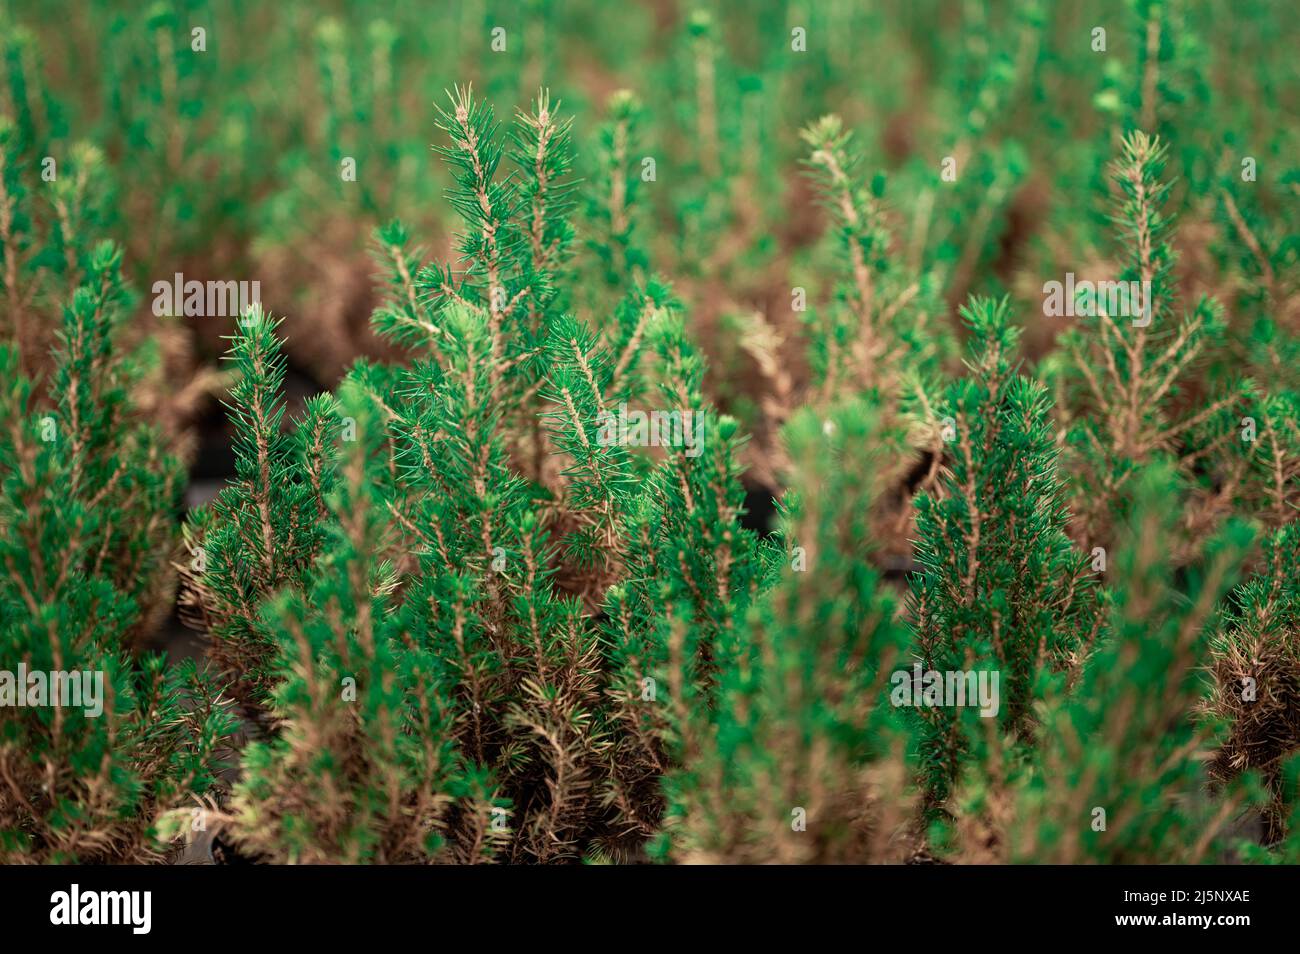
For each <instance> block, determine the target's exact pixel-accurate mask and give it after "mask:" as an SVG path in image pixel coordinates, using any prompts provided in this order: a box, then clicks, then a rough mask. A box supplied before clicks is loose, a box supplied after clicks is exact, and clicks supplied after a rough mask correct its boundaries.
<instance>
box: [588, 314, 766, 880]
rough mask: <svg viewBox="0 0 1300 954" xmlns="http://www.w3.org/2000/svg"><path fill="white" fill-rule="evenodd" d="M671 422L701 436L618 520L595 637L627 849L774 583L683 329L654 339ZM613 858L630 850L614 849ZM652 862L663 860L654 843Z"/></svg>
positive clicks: (657, 812)
mask: <svg viewBox="0 0 1300 954" xmlns="http://www.w3.org/2000/svg"><path fill="white" fill-rule="evenodd" d="M651 336H652V344H653V348H654V352H655V353H656V354H657V355H658V356H659V363H660V367H661V368H662V375H663V377H662V379H661V380H660V382H659V391H660V394H661V397H662V399H663V400H664V402H665V403H666V404H667V406H668V407H669V408H670V411H669V412H668V413H670V414H678V413H680V414H682V415H683V417H682V420H683V421H685V420H686V418H685V414H686V413H687V412H690V413H691V414H692V420H693V421H694V422H696V426H697V427H698V430H697V431H695V436H694V437H693V439H692V441H691V442H690V443H689V444H686V445H684V446H683V445H679V446H675V447H674V448H673V449H672V451H671V452H670V453H668V455H667V457H666V458H665V459H664V460H663V461H662V462H661V463H660V464H659V465H658V466H657V467H656V468H655V469H654V471H653V472H652V473H650V474H649V475H647V476H646V477H645V478H644V479H643V480H642V481H641V483H640V488H639V491H638V492H637V494H636V496H635V497H634V498H633V499H632V500H630V501H629V502H628V503H627V505H626V507H625V509H624V514H623V516H622V518H621V520H620V526H621V541H622V542H621V543H620V544H619V553H620V558H621V563H622V567H623V573H622V577H621V578H620V579H619V580H618V581H617V582H616V584H615V585H614V586H611V587H610V588H609V590H608V591H607V592H606V597H605V606H604V615H605V618H606V622H605V624H604V626H603V629H604V638H605V641H606V643H607V645H608V647H609V650H608V651H609V658H610V664H611V667H612V672H611V676H610V686H609V690H608V694H609V696H610V699H611V701H612V709H613V712H612V716H611V718H612V720H613V721H614V723H615V724H616V726H617V727H618V729H619V733H618V736H617V739H616V744H615V746H614V748H613V752H612V755H611V758H610V769H609V780H608V789H607V791H606V798H607V800H608V802H609V803H610V805H611V806H612V807H613V808H614V809H615V812H616V816H615V817H616V824H617V825H618V827H619V829H620V830H621V831H622V832H623V833H628V834H631V836H632V838H631V842H632V845H633V846H635V844H636V842H637V841H639V840H643V839H644V838H645V836H647V835H649V834H651V833H652V832H653V831H654V830H655V827H656V822H657V820H658V819H659V818H660V817H661V816H662V813H663V811H664V802H663V795H662V794H661V793H660V792H659V791H658V785H657V784H656V781H657V776H659V775H662V774H663V772H665V771H666V770H667V769H668V768H669V767H670V766H672V765H689V764H690V762H691V759H692V753H694V752H696V751H697V742H696V741H693V739H694V735H693V733H694V732H696V731H699V730H700V726H699V725H698V724H695V725H692V724H691V719H692V713H694V712H696V711H697V710H700V709H701V708H704V709H707V708H710V707H711V706H712V705H713V700H714V698H715V695H714V694H715V692H716V691H717V688H718V685H719V679H720V678H721V675H722V674H723V673H725V672H726V671H728V669H729V668H730V667H732V666H734V665H738V663H737V662H736V660H737V656H738V653H740V652H741V651H742V646H743V638H744V628H743V621H744V614H745V613H746V612H747V610H748V608H749V606H750V605H751V604H752V603H753V601H754V600H755V598H756V597H757V594H758V593H759V592H760V591H761V590H762V589H763V588H764V587H765V585H766V582H767V580H768V579H769V578H770V575H771V570H770V565H771V558H770V557H769V556H768V555H765V553H764V551H763V549H762V548H761V547H760V545H759V541H758V539H757V538H756V537H755V535H754V534H753V532H752V531H749V530H746V529H744V528H742V527H741V526H740V516H741V513H742V509H743V508H742V505H743V499H744V492H743V488H742V487H741V484H740V480H739V476H740V467H739V464H738V457H739V451H740V448H741V447H742V446H743V438H742V437H741V436H740V435H739V434H738V433H737V425H736V422H735V421H734V420H733V419H731V418H729V417H727V416H724V415H717V414H716V412H714V411H713V410H712V408H710V407H709V406H708V405H707V403H706V402H705V401H704V398H703V395H702V393H701V390H700V387H701V379H702V375H703V370H704V368H703V363H702V361H701V359H700V357H699V356H698V354H697V353H696V352H695V349H694V348H693V347H692V346H691V344H690V342H689V340H688V339H687V338H686V335H685V330H684V326H683V323H682V321H681V319H680V317H678V316H675V315H673V314H672V313H671V312H667V313H661V315H660V316H659V318H658V319H657V320H656V322H655V324H654V326H653V328H652V331H651ZM607 847H609V849H610V851H611V853H619V852H621V851H624V850H628V845H627V844H626V843H625V842H619V841H611V842H610V843H609V844H608V846H607ZM651 847H652V849H653V850H654V852H655V853H656V854H657V855H660V856H662V855H663V853H664V852H665V851H666V850H667V843H665V842H663V841H660V842H659V843H658V844H656V845H653V846H651ZM633 850H634V849H633Z"/></svg>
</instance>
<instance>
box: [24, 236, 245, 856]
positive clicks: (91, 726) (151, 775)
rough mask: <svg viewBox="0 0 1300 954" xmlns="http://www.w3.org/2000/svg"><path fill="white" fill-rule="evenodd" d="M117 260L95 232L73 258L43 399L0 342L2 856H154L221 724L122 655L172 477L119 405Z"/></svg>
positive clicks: (166, 514) (194, 679)
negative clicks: (158, 825)
mask: <svg viewBox="0 0 1300 954" xmlns="http://www.w3.org/2000/svg"><path fill="white" fill-rule="evenodd" d="M120 264H121V254H120V252H119V251H118V250H117V249H116V248H114V247H113V246H112V245H111V244H109V243H103V244H101V245H99V246H97V247H96V249H95V250H94V252H93V253H92V254H91V256H90V260H89V265H88V272H89V274H88V280H87V283H86V284H85V285H82V286H81V287H79V288H78V289H77V290H76V292H75V293H73V295H72V299H71V302H70V303H69V304H68V305H67V307H66V308H65V310H64V317H63V326H62V331H61V333H60V336H59V344H58V349H57V351H56V354H55V357H54V371H53V382H52V385H51V388H50V394H49V395H40V394H38V392H37V391H36V389H35V386H34V385H33V382H32V381H31V380H30V379H29V378H27V377H26V376H25V375H24V374H23V372H22V370H21V368H20V364H19V355H18V352H17V350H16V348H15V347H13V346H12V345H8V344H6V345H5V346H3V347H2V348H0V379H2V380H3V381H4V382H5V386H4V389H3V392H2V393H0V400H2V401H3V405H2V411H3V413H2V414H0V420H2V421H3V435H2V436H0V531H3V532H0V565H3V567H4V570H5V572H4V574H3V575H0V659H4V660H5V662H6V665H11V666H13V667H14V668H15V669H16V670H17V671H18V674H17V676H16V675H15V673H14V672H12V671H8V672H5V673H3V674H0V778H3V779H4V785H3V786H0V860H2V861H4V862H6V863H16V862H53V863H74V862H98V863H109V862H141V861H150V860H156V859H157V858H159V857H160V855H161V852H162V849H163V846H162V845H161V844H160V843H159V842H157V841H156V840H155V837H154V834H155V830H154V818H155V815H156V813H157V812H160V811H163V810H167V809H173V808H178V807H179V806H181V805H184V804H185V803H186V802H188V801H190V800H191V799H193V798H195V797H197V796H201V795H202V794H203V793H204V792H205V791H207V790H208V789H209V788H210V787H211V785H212V783H213V775H212V773H213V764H214V760H215V757H216V752H217V750H218V748H219V747H220V746H221V745H222V743H223V740H224V739H225V738H226V737H227V736H228V735H229V734H230V731H231V724H230V720H229V717H228V715H227V714H226V712H225V709H224V707H223V705H222V704H221V703H220V702H219V700H218V699H217V696H216V694H215V693H214V692H212V691H211V689H210V687H209V686H208V684H207V683H206V681H205V680H203V679H201V678H200V677H199V675H198V673H197V671H196V670H195V669H194V667H193V666H192V665H188V666H186V667H181V668H179V669H175V670H169V669H168V668H167V666H166V663H165V661H164V660H163V659H162V658H161V657H155V656H148V657H142V658H139V659H137V658H135V657H133V655H132V653H131V651H130V647H131V644H132V643H133V642H134V640H135V636H136V633H137V632H138V629H139V627H140V626H141V624H142V622H143V621H144V619H145V616H146V614H147V613H148V612H149V610H150V609H151V608H152V606H153V604H154V602H155V601H156V600H158V597H159V594H160V593H161V592H165V591H166V588H167V581H168V579H169V575H168V572H167V567H166V566H165V555H166V553H167V552H168V550H169V549H170V548H171V545H172V540H173V534H174V526H173V524H172V522H171V514H172V513H174V512H175V511H176V510H177V508H178V507H179V502H180V501H179V496H180V476H181V475H180V467H179V464H178V462H177V461H176V460H175V459H174V458H172V457H169V456H168V455H167V454H166V453H165V452H164V451H163V450H162V448H161V446H160V442H159V438H158V435H157V434H156V433H154V432H153V431H152V430H151V429H150V428H148V427H145V426H143V425H140V424H137V423H134V422H133V421H132V419H131V414H130V407H129V405H128V404H127V402H126V393H125V390H124V388H123V376H124V368H123V358H122V356H121V354H120V352H119V351H118V350H117V349H116V346H115V338H116V332H117V318H116V309H117V307H118V304H119V301H120V275H119V268H120ZM24 671H25V672H26V675H25V677H24V675H23V673H24ZM20 694H21V696H20ZM24 700H25V701H24Z"/></svg>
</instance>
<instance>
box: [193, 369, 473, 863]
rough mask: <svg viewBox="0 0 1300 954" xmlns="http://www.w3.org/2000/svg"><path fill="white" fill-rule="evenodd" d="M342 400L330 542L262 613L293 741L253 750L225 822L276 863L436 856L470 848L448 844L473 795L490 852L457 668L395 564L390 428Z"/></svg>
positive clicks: (322, 521)
mask: <svg viewBox="0 0 1300 954" xmlns="http://www.w3.org/2000/svg"><path fill="white" fill-rule="evenodd" d="M341 404H342V408H343V410H344V411H345V412H346V417H347V418H348V419H349V420H352V421H354V422H355V433H354V434H351V435H350V436H348V435H343V434H342V433H341V432H340V431H338V430H337V429H336V431H335V434H338V435H339V436H340V437H343V441H342V445H341V446H342V453H341V456H342V461H341V464H340V474H339V479H338V480H337V482H336V484H335V486H334V488H333V489H332V490H331V491H330V492H329V493H328V494H327V505H326V510H325V512H324V513H323V514H320V515H317V520H318V526H319V532H320V533H321V536H322V538H323V542H322V545H321V547H320V550H321V553H320V556H319V558H318V559H317V561H316V563H315V565H314V566H313V568H312V569H313V574H312V577H311V582H310V583H309V584H308V585H307V586H306V587H305V588H304V589H298V588H294V587H286V588H284V589H282V590H281V591H280V592H279V593H277V594H276V595H275V596H274V597H272V598H271V599H270V600H268V601H267V602H266V603H264V604H263V606H262V608H261V611H260V612H261V624H262V626H263V629H264V631H265V632H266V633H268V634H269V635H270V636H271V637H272V639H273V640H274V648H275V650H276V654H275V656H274V674H275V676H276V677H277V679H278V682H277V686H276V689H275V692H274V704H273V713H274V715H275V717H276V721H277V724H278V727H279V733H278V735H277V737H276V738H274V739H272V740H270V741H267V742H254V743H251V744H250V745H249V747H248V748H247V749H246V750H245V752H244V755H243V772H244V774H243V779H242V781H241V782H240V784H239V785H238V786H237V787H236V789H235V792H234V798H233V804H232V807H231V809H230V811H229V812H228V813H224V814H220V815H217V816H216V818H217V822H218V824H219V825H220V826H221V827H223V828H224V829H225V830H227V831H228V832H229V835H230V837H231V839H232V840H233V841H234V843H235V844H236V846H237V847H238V848H239V849H240V850H242V851H244V852H246V853H248V854H249V855H251V856H253V857H258V858H261V859H264V860H268V861H274V862H288V863H322V862H338V863H350V864H357V863H362V862H373V863H380V864H397V863H407V862H428V861H432V860H435V859H440V858H443V857H447V856H452V857H457V852H458V851H459V850H461V846H460V845H456V844H449V843H448V839H447V829H448V814H449V811H450V810H451V808H452V804H453V800H454V799H457V798H459V801H457V802H456V807H457V808H458V809H459V811H460V815H461V823H462V825H465V824H466V822H465V816H466V815H467V813H469V812H473V813H474V814H475V815H476V817H477V821H478V824H477V831H478V832H479V833H480V837H481V844H480V845H478V846H477V847H470V848H467V849H465V850H467V851H469V853H470V854H471V855H472V854H477V853H483V852H486V851H487V850H488V846H489V845H490V844H491V839H492V837H493V836H492V835H491V834H490V832H489V822H490V815H489V812H488V809H489V805H488V803H487V800H486V798H484V797H482V794H481V792H477V791H475V790H474V789H473V788H472V784H473V781H474V778H473V774H472V773H469V772H466V770H465V768H464V767H463V766H462V765H461V764H460V762H459V757H458V753H457V751H456V747H455V743H454V736H453V734H452V731H451V726H452V719H453V717H452V715H451V714H450V712H449V711H448V708H449V707H448V700H447V699H446V698H445V697H444V696H443V695H442V693H441V685H440V674H441V672H442V670H443V669H444V667H445V663H443V661H442V660H441V659H440V658H439V657H438V656H437V655H436V653H435V651H434V647H433V646H432V644H431V643H430V642H429V641H428V640H426V639H422V638H421V636H422V633H421V632H420V631H419V630H418V629H415V628H414V627H410V625H409V624H410V622H411V619H410V617H409V616H407V615H405V614H399V613H397V612H396V607H394V606H393V595H392V593H393V590H394V588H395V584H396V581H395V579H394V578H393V574H392V567H391V565H390V564H388V563H387V562H385V561H383V560H382V559H381V554H382V537H383V535H384V534H385V533H386V532H387V531H388V528H389V523H388V519H387V515H386V513H385V511H384V508H383V496H382V494H380V493H377V492H376V477H377V476H378V477H379V478H380V479H382V476H383V474H384V470H383V459H382V454H381V453H380V451H381V445H382V443H383V427H382V424H381V423H380V421H379V419H378V417H377V415H376V413H375V410H374V408H373V406H372V405H371V403H370V402H369V400H368V398H367V397H366V396H365V395H362V394H359V393H358V390H357V389H356V388H355V387H352V386H348V387H346V388H345V390H344V392H343V394H342V397H341ZM333 440H334V437H333V436H331V442H333ZM462 860H472V858H469V857H466V858H463V859H462Z"/></svg>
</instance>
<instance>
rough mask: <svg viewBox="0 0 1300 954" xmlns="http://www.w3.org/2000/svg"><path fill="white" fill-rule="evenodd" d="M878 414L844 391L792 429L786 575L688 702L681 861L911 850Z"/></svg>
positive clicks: (675, 842) (675, 853)
mask: <svg viewBox="0 0 1300 954" xmlns="http://www.w3.org/2000/svg"><path fill="white" fill-rule="evenodd" d="M879 426H880V424H879V412H878V411H877V409H876V408H874V407H873V406H872V405H871V404H870V403H868V402H866V401H863V400H851V401H848V402H845V403H844V404H842V405H841V406H839V407H838V408H836V409H835V410H834V412H832V413H831V414H830V416H828V417H827V418H826V420H822V419H821V417H820V416H819V415H818V414H815V413H814V412H813V411H811V410H808V409H805V410H803V411H800V412H799V413H798V414H797V415H796V416H795V418H794V419H793V420H791V422H790V423H789V424H788V425H787V427H786V429H785V439H786V441H787V442H788V444H789V458H790V460H791V461H793V462H794V464H793V472H792V473H791V474H790V480H789V485H788V486H789V489H788V490H787V492H786V497H785V505H786V511H785V513H784V514H783V520H782V538H783V542H784V544H785V545H784V548H783V549H784V552H783V553H782V554H781V558H782V564H781V565H780V566H779V568H777V569H776V570H775V573H776V574H777V576H778V578H777V580H776V582H775V584H774V585H773V586H772V587H771V589H770V590H769V591H768V592H766V593H764V594H763V595H761V596H760V597H759V598H758V599H757V601H756V602H755V603H754V605H753V606H752V608H751V609H750V611H749V613H748V615H747V616H745V617H744V618H743V623H742V624H741V625H739V626H738V627H737V632H736V634H735V642H736V644H737V646H736V649H735V650H734V651H732V652H729V653H727V654H725V655H724V656H721V657H720V659H719V661H718V670H719V671H718V674H717V676H716V681H717V689H716V693H715V694H714V696H713V697H712V700H711V701H710V700H709V699H704V698H697V699H691V700H688V701H689V702H690V703H691V705H690V707H689V709H688V710H687V711H686V713H685V715H684V717H683V724H682V725H681V727H680V732H681V736H682V742H681V751H682V757H681V759H680V761H679V762H678V764H677V765H675V766H674V767H672V768H671V769H669V770H668V772H667V775H666V777H665V780H664V787H665V791H666V793H667V800H668V813H667V817H666V818H665V820H664V837H665V839H666V840H667V842H668V846H669V849H670V856H671V857H672V858H674V859H675V860H679V861H705V862H713V863H717V862H739V863H765V862H777V863H808V862H816V863H833V862H852V863H863V862H868V861H875V862H879V861H889V860H893V861H901V860H904V859H905V858H907V857H908V856H909V854H910V839H909V838H908V837H907V836H908V833H909V829H910V827H911V822H912V808H913V797H912V791H911V777H910V767H909V765H908V763H907V760H906V758H905V751H906V738H907V729H906V725H905V723H904V721H903V719H902V717H901V714H900V711H899V710H897V709H895V708H893V707H891V706H889V705H888V703H887V701H886V685H887V682H888V680H889V673H890V671H891V670H892V669H894V667H895V666H896V665H898V664H899V663H900V661H901V656H902V654H903V652H904V651H905V649H906V645H907V630H906V627H905V626H903V625H902V623H901V622H900V621H899V620H898V619H897V617H896V613H895V605H894V599H893V598H892V597H891V596H890V594H889V592H888V590H887V588H886V587H885V585H884V583H883V582H882V580H881V578H880V576H879V574H878V573H877V572H876V571H875V570H874V569H873V568H872V565H871V562H870V559H869V554H870V550H871V543H870V538H871V532H870V512H871V509H872V508H873V507H874V506H875V505H876V498H877V495H879V494H881V493H882V492H883V491H884V489H885V488H886V487H887V482H888V475H889V470H888V468H887V467H886V466H884V463H885V462H884V460H883V458H884V457H886V456H887V455H888V454H889V452H890V450H889V449H890V445H891V443H892V442H890V441H888V440H882V439H881V435H880V434H879V433H878V428H879Z"/></svg>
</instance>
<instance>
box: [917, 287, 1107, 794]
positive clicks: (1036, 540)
mask: <svg viewBox="0 0 1300 954" xmlns="http://www.w3.org/2000/svg"><path fill="white" fill-rule="evenodd" d="M962 315H963V317H964V318H965V320H966V322H967V324H968V325H969V327H970V330H971V336H972V344H971V358H970V361H969V367H970V375H969V377H967V378H965V379H964V380H961V381H958V382H956V383H954V384H953V385H951V386H950V387H949V388H948V390H947V393H946V395H945V398H944V401H943V403H942V404H941V405H940V406H939V407H938V409H937V410H936V411H935V413H936V414H937V415H939V416H941V417H942V418H943V424H942V431H943V433H944V436H945V437H946V438H948V444H949V448H948V451H947V454H946V457H947V458H948V460H947V463H946V470H945V472H944V474H943V476H942V478H941V479H940V481H939V486H938V488H937V489H936V491H934V492H926V493H923V494H921V495H920V496H919V497H918V499H917V503H916V506H917V512H918V516H917V531H916V532H917V544H916V562H917V564H918V566H919V572H918V573H917V574H916V575H915V576H914V577H913V578H912V587H911V605H910V612H909V617H910V621H911V624H912V627H913V631H914V634H915V647H916V653H917V655H918V657H919V661H920V665H921V667H922V669H923V670H924V671H925V672H926V673H930V672H938V673H940V674H941V675H942V676H943V678H944V679H945V680H946V679H947V678H948V677H947V674H948V673H953V672H956V673H963V672H967V671H976V670H988V671H989V672H990V675H989V676H988V677H987V678H989V679H990V680H991V679H992V678H993V676H992V675H991V673H997V674H998V675H997V678H998V680H999V688H998V705H997V707H996V711H994V712H992V713H990V712H987V711H984V710H983V709H981V708H979V707H976V706H972V705H970V702H969V700H967V701H965V702H964V703H963V704H962V705H960V706H958V705H956V704H955V703H953V701H952V700H948V701H946V702H945V704H944V705H942V706H937V707H936V706H933V705H929V704H927V705H923V706H921V707H920V708H919V709H918V710H917V711H918V712H919V713H920V718H921V721H922V722H923V723H924V725H923V729H922V732H921V741H920V755H921V759H922V765H923V771H924V774H925V775H926V785H927V796H928V798H929V801H930V805H931V807H938V806H941V805H942V804H943V802H944V801H945V799H946V798H947V796H948V794H949V793H950V790H951V789H950V785H951V783H952V782H953V781H954V780H955V779H956V778H957V776H958V774H959V773H960V767H961V763H962V762H963V760H964V759H966V758H967V757H969V755H970V752H971V747H972V746H975V747H976V748H978V746H979V744H980V737H981V735H983V734H984V733H985V731H989V730H988V725H989V722H988V721H985V722H984V723H981V719H980V716H983V717H985V718H986V720H987V719H989V718H990V717H996V723H995V724H996V726H997V729H998V731H999V732H1001V733H1002V734H1004V735H1007V736H1010V737H1012V738H1016V739H1020V740H1021V741H1026V742H1027V741H1028V740H1029V738H1030V737H1031V735H1032V731H1033V724H1034V714H1033V703H1034V700H1035V699H1036V698H1039V697H1040V696H1041V694H1042V693H1043V692H1044V691H1045V687H1046V684H1047V683H1049V682H1051V681H1053V680H1052V679H1051V677H1052V675H1053V674H1056V673H1063V672H1067V671H1068V670H1070V669H1071V668H1073V667H1074V666H1076V665H1077V663H1078V661H1079V659H1080V658H1081V657H1082V656H1083V655H1084V654H1085V653H1086V652H1087V651H1088V648H1089V646H1090V645H1091V644H1092V642H1093V641H1094V639H1095V637H1096V635H1097V631H1098V628H1099V626H1100V620H1099V617H1098V615H1097V612H1096V593H1095V590H1094V588H1093V585H1092V582H1091V580H1090V579H1089V575H1090V571H1089V567H1088V564H1087V561H1086V560H1085V559H1084V557H1083V555H1082V554H1081V553H1079V552H1078V551H1076V550H1075V549H1074V547H1073V546H1072V544H1071V542H1070V539H1069V537H1067V536H1066V532H1065V531H1066V525H1067V520H1068V516H1069V514H1068V510H1067V508H1066V492H1067V491H1066V485H1065V483H1064V481H1063V479H1062V477H1061V476H1060V474H1059V472H1058V462H1057V449H1056V444H1055V441H1054V437H1053V433H1052V427H1051V421H1050V401H1049V398H1048V395H1047V393H1046V390H1045V388H1043V386H1042V385H1041V384H1039V383H1038V382H1036V381H1033V380H1031V379H1028V378H1025V377H1022V376H1019V375H1018V374H1017V365H1016V362H1015V357H1014V356H1015V352H1016V345H1017V339H1018V337H1019V335H1018V330H1017V329H1015V328H1014V327H1012V326H1011V324H1010V321H1009V315H1008V308H1007V303H1006V301H1005V300H1003V301H1001V302H994V301H991V300H988V299H975V300H974V301H972V303H971V305H970V306H969V307H967V308H965V309H963V310H962ZM981 678H983V677H981ZM920 690H921V686H919V685H918V686H914V687H913V691H914V692H919V691H920ZM981 725H983V728H979V727H980V726H981Z"/></svg>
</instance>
